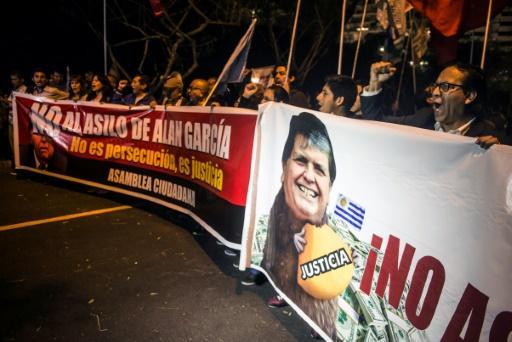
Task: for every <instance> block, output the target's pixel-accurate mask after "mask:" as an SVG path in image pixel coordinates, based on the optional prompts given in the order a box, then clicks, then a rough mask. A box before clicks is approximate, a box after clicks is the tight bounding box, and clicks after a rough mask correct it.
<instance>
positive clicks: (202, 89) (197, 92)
mask: <svg viewBox="0 0 512 342" xmlns="http://www.w3.org/2000/svg"><path fill="white" fill-rule="evenodd" d="M208 89H209V88H208V81H206V80H203V79H200V78H196V79H195V80H193V81H192V82H191V83H190V85H189V87H188V91H187V92H188V99H189V102H190V104H191V105H199V104H201V101H203V100H204V99H205V98H206V97H207V96H208Z"/></svg>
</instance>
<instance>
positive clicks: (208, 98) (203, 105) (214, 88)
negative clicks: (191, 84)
mask: <svg viewBox="0 0 512 342" xmlns="http://www.w3.org/2000/svg"><path fill="white" fill-rule="evenodd" d="M256 21H257V19H256V18H253V19H252V22H251V26H249V29H250V28H251V27H254V26H255V25H256ZM253 30H254V28H253ZM246 34H247V33H246ZM238 44H239V45H240V42H239V43H238ZM237 48H238V46H237V47H236V48H235V50H236V49H237ZM232 57H233V56H232V55H231V56H230V57H229V60H228V63H226V64H229V62H230V60H231V58H232ZM227 71H228V68H226V67H225V66H224V68H223V69H222V71H221V73H220V75H219V77H217V81H215V84H214V85H213V87H212V89H211V90H210V92H209V93H208V96H207V97H206V100H204V102H203V104H202V105H201V107H206V104H207V103H208V101H210V98H211V97H212V95H213V93H214V92H215V90H217V87H218V86H219V83H220V82H221V81H222V78H223V77H224V75H225V74H226V72H227Z"/></svg>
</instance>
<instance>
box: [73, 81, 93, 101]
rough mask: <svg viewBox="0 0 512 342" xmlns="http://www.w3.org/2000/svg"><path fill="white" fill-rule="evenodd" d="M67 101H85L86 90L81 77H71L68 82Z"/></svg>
mask: <svg viewBox="0 0 512 342" xmlns="http://www.w3.org/2000/svg"><path fill="white" fill-rule="evenodd" d="M69 90H70V91H69V99H70V100H73V101H85V100H86V99H87V95H88V93H87V90H86V86H85V80H84V79H83V77H82V76H81V75H71V77H70V80H69Z"/></svg>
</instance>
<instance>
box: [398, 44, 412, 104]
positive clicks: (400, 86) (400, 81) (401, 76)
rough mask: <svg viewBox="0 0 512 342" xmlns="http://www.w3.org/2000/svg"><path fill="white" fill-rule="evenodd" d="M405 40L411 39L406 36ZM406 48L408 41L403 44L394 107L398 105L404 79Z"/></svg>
mask: <svg viewBox="0 0 512 342" xmlns="http://www.w3.org/2000/svg"><path fill="white" fill-rule="evenodd" d="M406 39H411V37H410V35H409V36H407V38H406ZM408 46H409V41H406V42H405V48H404V51H403V54H404V59H403V61H402V68H401V70H400V78H399V79H398V90H397V92H396V100H395V103H396V106H398V104H399V103H400V92H401V91H402V81H403V79H404V73H405V64H406V63H407V53H408V51H409V47H408Z"/></svg>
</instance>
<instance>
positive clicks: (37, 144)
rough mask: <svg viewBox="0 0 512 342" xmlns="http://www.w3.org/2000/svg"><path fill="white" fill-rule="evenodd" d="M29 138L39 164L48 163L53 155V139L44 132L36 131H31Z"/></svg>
mask: <svg viewBox="0 0 512 342" xmlns="http://www.w3.org/2000/svg"><path fill="white" fill-rule="evenodd" d="M31 138H32V145H34V152H35V154H36V157H37V160H38V161H39V163H40V164H43V165H48V163H49V162H50V160H51V159H52V158H53V155H54V154H55V147H54V146H53V140H52V139H51V138H50V137H49V136H48V135H46V134H45V133H41V132H38V131H33V132H32V137H31Z"/></svg>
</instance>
